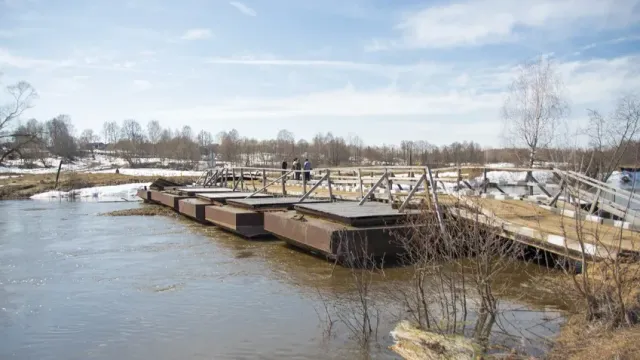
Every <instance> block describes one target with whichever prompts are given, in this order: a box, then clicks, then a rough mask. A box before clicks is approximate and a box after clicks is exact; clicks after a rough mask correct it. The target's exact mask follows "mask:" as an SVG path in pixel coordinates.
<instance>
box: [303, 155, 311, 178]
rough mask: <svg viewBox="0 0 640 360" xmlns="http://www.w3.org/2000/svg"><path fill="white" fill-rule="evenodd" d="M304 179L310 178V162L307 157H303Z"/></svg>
mask: <svg viewBox="0 0 640 360" xmlns="http://www.w3.org/2000/svg"><path fill="white" fill-rule="evenodd" d="M304 179H305V180H307V181H309V180H311V163H310V162H309V159H304Z"/></svg>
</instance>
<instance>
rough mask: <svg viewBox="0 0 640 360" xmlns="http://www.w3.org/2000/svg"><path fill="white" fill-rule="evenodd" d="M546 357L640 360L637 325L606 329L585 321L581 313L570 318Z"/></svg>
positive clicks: (639, 336) (565, 359)
mask: <svg viewBox="0 0 640 360" xmlns="http://www.w3.org/2000/svg"><path fill="white" fill-rule="evenodd" d="M548 358H549V359H558V360H560V359H562V360H574V359H575V360H582V359H594V360H595V359H598V360H600V359H602V360H608V359H612V360H613V359H616V360H626V359H628V360H633V359H640V327H639V326H634V327H629V328H620V329H616V330H609V329H607V328H606V327H604V326H598V324H593V323H590V322H587V321H586V319H585V317H584V315H582V314H576V315H573V316H571V317H569V320H568V321H567V323H566V324H565V325H564V326H563V327H562V331H561V332H560V335H559V336H558V338H557V340H556V345H555V347H554V349H553V350H552V352H551V353H550V354H549V357H548Z"/></svg>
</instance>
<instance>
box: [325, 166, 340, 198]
mask: <svg viewBox="0 0 640 360" xmlns="http://www.w3.org/2000/svg"><path fill="white" fill-rule="evenodd" d="M338 173H339V172H338ZM326 176H327V184H328V185H329V201H331V202H333V191H332V190H331V171H330V170H329V169H327V175H326Z"/></svg>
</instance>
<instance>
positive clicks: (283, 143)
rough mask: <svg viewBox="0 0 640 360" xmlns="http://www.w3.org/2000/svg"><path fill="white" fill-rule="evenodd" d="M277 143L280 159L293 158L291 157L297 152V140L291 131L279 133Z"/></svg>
mask: <svg viewBox="0 0 640 360" xmlns="http://www.w3.org/2000/svg"><path fill="white" fill-rule="evenodd" d="M276 141H277V144H278V150H277V154H278V156H279V157H281V158H283V159H286V158H289V157H291V155H292V154H293V153H294V152H295V147H296V139H295V137H294V136H293V133H292V132H291V131H288V130H280V131H278V136H277V138H276Z"/></svg>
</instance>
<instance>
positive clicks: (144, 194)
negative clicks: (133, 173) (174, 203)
mask: <svg viewBox="0 0 640 360" xmlns="http://www.w3.org/2000/svg"><path fill="white" fill-rule="evenodd" d="M136 195H137V196H138V197H139V198H141V199H143V200H145V201H149V200H151V192H150V191H149V190H145V189H138V191H137V193H136Z"/></svg>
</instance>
